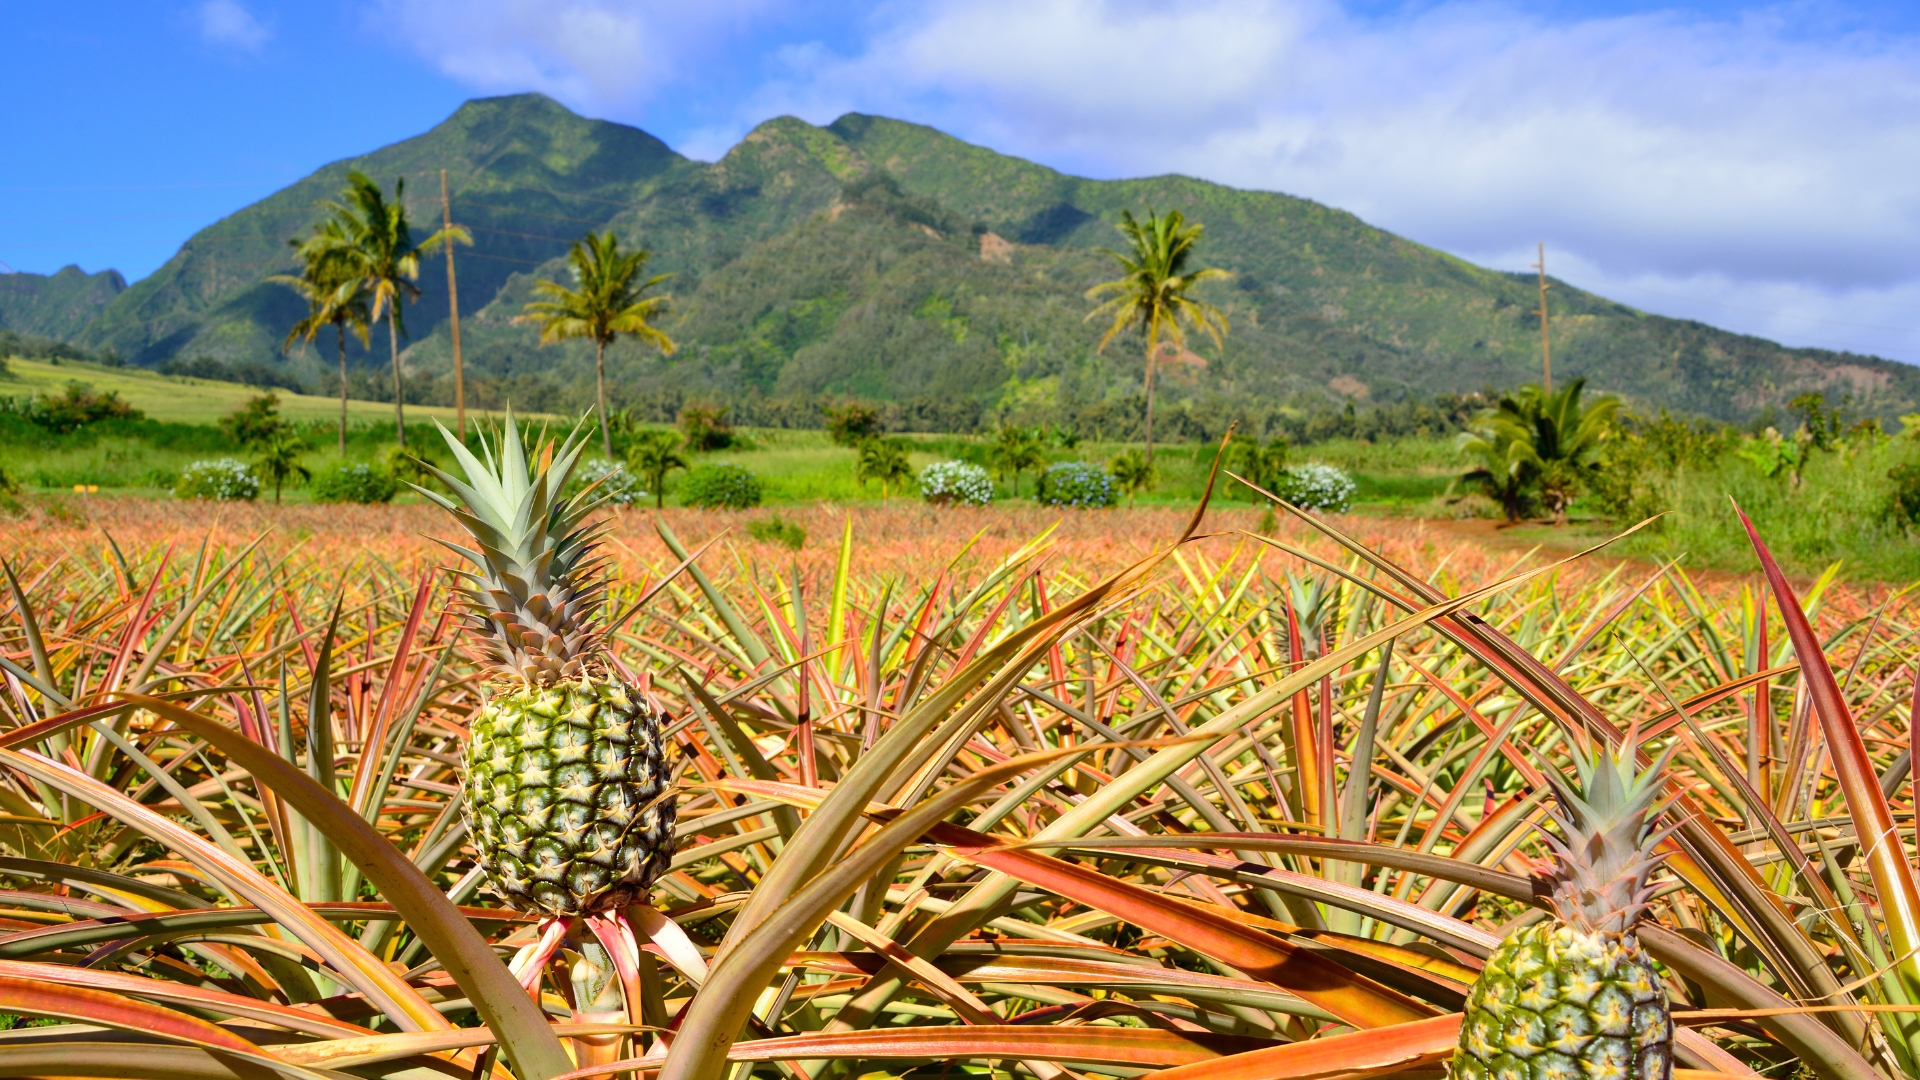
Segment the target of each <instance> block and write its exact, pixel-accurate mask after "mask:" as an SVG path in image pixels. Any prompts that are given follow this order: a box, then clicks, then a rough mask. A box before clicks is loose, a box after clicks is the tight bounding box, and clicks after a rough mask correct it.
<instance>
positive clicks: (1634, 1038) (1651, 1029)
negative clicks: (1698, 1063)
mask: <svg viewBox="0 0 1920 1080" xmlns="http://www.w3.org/2000/svg"><path fill="white" fill-rule="evenodd" d="M1634 741H1635V740H1634V739H1633V738H1631V737H1629V738H1628V740H1627V742H1626V744H1625V745H1624V746H1623V747H1622V748H1621V749H1620V750H1618V751H1615V750H1611V749H1608V748H1606V747H1604V746H1600V747H1599V748H1597V749H1596V750H1595V751H1594V752H1592V753H1582V752H1580V751H1576V752H1575V754H1574V767H1575V771H1576V773H1577V776H1575V777H1572V778H1568V777H1562V776H1559V775H1557V774H1555V773H1554V772H1552V771H1548V772H1547V774H1546V776H1547V779H1548V781H1549V782H1550V783H1551V784H1552V785H1553V789H1554V796H1555V798H1554V805H1553V806H1552V807H1551V809H1550V811H1549V812H1550V813H1551V815H1552V817H1553V819H1554V821H1555V823H1556V824H1558V825H1559V827H1560V832H1561V837H1560V838H1555V837H1553V836H1551V835H1549V836H1548V838H1547V839H1548V844H1549V845H1550V846H1551V848H1552V850H1553V856H1554V857H1553V859H1552V861H1551V863H1550V865H1549V867H1548V868H1547V871H1546V877H1547V878H1548V880H1549V883H1550V884H1551V892H1550V895H1549V906H1550V907H1551V909H1552V911H1553V915H1554V918H1552V919H1549V920H1546V921H1544V922H1539V923H1535V924H1534V925H1532V926H1528V927H1524V928H1522V929H1520V930H1516V931H1515V932H1514V933H1512V934H1511V935H1509V936H1508V937H1507V939H1506V940H1505V941H1503V942H1501V943H1500V946H1499V948H1497V949H1495V950H1494V953H1493V955H1492V956H1491V957H1489V958H1488V960H1487V965H1486V968H1485V969H1484V970H1483V971H1482V972H1481V975H1480V978H1479V980H1478V981H1477V982H1475V983H1474V986H1473V991H1472V993H1471V994H1469V995H1468V998H1467V1008H1466V1016H1465V1018H1464V1019H1463V1021H1462V1023H1461V1027H1460V1047H1459V1049H1458V1050H1457V1051H1455V1053H1454V1057H1453V1063H1452V1068H1451V1069H1450V1070H1449V1072H1450V1073H1451V1075H1452V1077H1453V1078H1454V1080H1668V1078H1669V1077H1671V1076H1672V1075H1673V1019H1672V1016H1671V1014H1670V1011H1669V1007H1668V1004H1667V995H1666V992H1665V990H1664V989H1663V988H1662V987H1661V985H1660V982H1659V979H1658V978H1657V977H1656V976H1655V974H1654V971H1653V967H1652V965H1651V964H1650V963H1649V962H1648V960H1647V955H1646V953H1645V952H1643V951H1642V950H1641V947H1640V942H1639V939H1638V938H1637V937H1635V935H1634V932H1633V926H1634V923H1635V922H1637V921H1638V920H1639V918H1640V916H1641V915H1642V914H1643V913H1644V912H1645V910H1646V907H1647V898H1648V896H1649V895H1650V889H1649V887H1648V884H1647V879H1648V877H1649V876H1650V875H1651V874H1652V873H1653V869H1654V867H1655V866H1656V865H1658V863H1659V858H1660V857H1659V856H1658V855H1656V854H1654V852H1653V847H1654V845H1655V844H1657V843H1658V842H1659V840H1660V838H1661V837H1662V836H1664V832H1662V831H1660V830H1658V829H1657V828H1656V825H1655V821H1656V819H1657V818H1658V817H1659V815H1660V812H1661V811H1662V810H1663V809H1664V808H1665V807H1664V804H1663V803H1662V801H1661V798H1660V795H1661V792H1662V791H1663V790H1664V785H1663V784H1662V782H1661V779H1660V777H1661V774H1662V773H1663V771H1664V765H1665V758H1664V757H1663V758H1662V759H1661V760H1660V761H1658V762H1656V763H1655V765H1654V766H1653V768H1651V769H1649V770H1646V771H1644V772H1639V771H1636V770H1635V768H1634V748H1633V743H1634Z"/></svg>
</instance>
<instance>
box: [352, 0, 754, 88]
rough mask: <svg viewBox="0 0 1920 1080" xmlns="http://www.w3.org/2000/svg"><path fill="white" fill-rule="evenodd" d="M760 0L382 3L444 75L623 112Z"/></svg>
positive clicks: (694, 60) (690, 67)
mask: <svg viewBox="0 0 1920 1080" xmlns="http://www.w3.org/2000/svg"><path fill="white" fill-rule="evenodd" d="M762 6H764V4H763V3H762V0H705V2H703V3H698V4H688V3H682V2H676V0H557V2H542V0H383V2H382V3H381V4H380V5H379V11H380V12H381V20H382V21H383V22H390V23H391V25H393V26H394V27H395V28H396V29H398V31H399V32H400V34H401V36H402V37H404V38H405V39H406V40H407V41H409V42H410V43H411V44H412V47H413V48H414V50H415V51H416V52H418V53H419V54H420V56H421V57H423V58H424V59H426V60H427V61H428V62H429V63H431V64H432V65H434V67H436V68H437V69H438V70H439V71H440V72H441V73H442V74H444V75H447V76H449V77H451V78H453V79H455V80H457V81H459V82H461V83H464V84H465V85H468V86H472V87H475V88H476V89H480V90H484V91H488V92H514V91H524V90H537V91H540V92H541V93H544V94H548V95H550V96H552V97H555V98H558V99H559V100H561V101H564V102H566V103H567V104H569V105H572V106H574V107H576V108H584V109H589V110H607V111H613V112H616V113H617V112H620V111H622V110H629V109H632V108H634V107H636V106H638V105H639V104H640V103H642V102H644V101H645V100H646V99H647V97H648V95H649V94H650V93H651V92H652V91H654V90H656V89H657V88H659V87H660V86H661V85H663V84H665V83H667V82H669V81H671V80H674V79H677V78H678V79H685V78H689V77H693V76H695V75H696V74H697V72H698V70H699V65H698V61H699V60H700V59H701V58H702V57H703V56H704V55H705V54H706V52H707V51H708V50H709V49H710V48H711V47H713V46H716V45H718V44H719V43H720V42H721V41H723V40H724V39H725V38H726V37H727V36H728V33H729V31H731V30H736V29H738V28H739V27H741V26H742V25H743V23H744V20H745V19H746V18H747V17H748V16H750V15H752V14H753V13H754V12H755V10H756V9H758V8H760V7H762Z"/></svg>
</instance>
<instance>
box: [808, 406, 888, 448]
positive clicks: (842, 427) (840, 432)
mask: <svg viewBox="0 0 1920 1080" xmlns="http://www.w3.org/2000/svg"><path fill="white" fill-rule="evenodd" d="M821 411H822V412H824V413H825V414H826V417H827V437H828V438H830V439H832V440H833V444H834V445H835V446H858V445H860V444H861V443H862V442H864V441H866V440H868V439H871V438H873V437H874V436H875V435H878V434H880V429H881V427H882V425H881V423H880V410H879V409H876V408H874V407H873V406H871V405H868V404H865V403H863V402H859V401H849V402H846V403H845V404H842V405H828V406H825V407H824V408H822V409H821Z"/></svg>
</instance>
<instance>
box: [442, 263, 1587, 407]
mask: <svg viewBox="0 0 1920 1080" xmlns="http://www.w3.org/2000/svg"><path fill="white" fill-rule="evenodd" d="M1539 253H1540V261H1539V262H1537V263H1534V264H1533V268H1534V269H1535V270H1538V271H1540V389H1541V390H1543V391H1545V392H1546V393H1549V394H1551V393H1553V351H1552V349H1551V348H1549V347H1548V345H1547V245H1546V242H1545V241H1541V243H1540V247H1539ZM447 257H448V258H449V259H451V258H452V257H453V256H452V255H448V256H447ZM447 267H448V270H449V271H451V270H452V267H453V264H452V263H448V264H447ZM458 327H459V324H457V323H456V324H455V329H454V332H453V340H454V341H455V342H456V343H457V342H458V341H459V340H460V331H459V328H458ZM453 349H454V352H453V355H455V356H459V355H460V346H459V345H458V344H455V345H454V347H453ZM454 362H455V363H456V364H457V363H459V361H458V360H456V361H454Z"/></svg>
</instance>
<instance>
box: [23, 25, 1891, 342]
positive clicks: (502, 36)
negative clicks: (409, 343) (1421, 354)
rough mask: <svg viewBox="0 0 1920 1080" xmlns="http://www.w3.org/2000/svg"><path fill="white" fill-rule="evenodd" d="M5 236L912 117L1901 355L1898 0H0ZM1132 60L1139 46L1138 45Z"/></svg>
mask: <svg viewBox="0 0 1920 1080" xmlns="http://www.w3.org/2000/svg"><path fill="white" fill-rule="evenodd" d="M0 58H3V59H4V63H3V64H0V70H5V71H6V72H7V74H8V76H9V82H10V83H11V89H12V95H11V96H12V100H14V101H15V102H16V103H21V102H25V103H27V104H28V105H29V106H30V107H27V108H20V107H18V105H16V107H15V108H14V109H10V110H9V111H8V112H7V114H6V118H5V120H4V121H0V125H3V126H0V263H5V264H7V265H10V266H11V267H13V268H15V269H18V270H29V271H36V272H42V273H45V272H51V271H52V270H55V269H57V268H59V267H60V266H63V265H65V264H67V263H78V264H79V265H81V266H82V267H83V268H85V269H87V270H96V269H101V268H105V267H114V268H117V269H119V270H121V271H122V272H123V273H125V274H126V275H127V276H128V277H129V278H132V279H137V278H139V277H140V276H142V275H144V274H147V273H150V272H151V271H152V270H153V269H154V268H155V267H157V266H158V265H159V264H160V263H162V262H163V261H165V260H166V258H167V257H168V256H169V255H170V254H172V252H173V251H174V249H175V248H177V247H178V245H179V244H180V242H181V241H182V240H184V239H185V238H186V237H187V236H189V235H190V234H191V233H192V232H193V231H194V230H196V229H197V228H199V227H201V226H203V225H205V224H207V223H209V222H211V221H214V220H216V219H218V218H219V217H221V216H222V215H224V214H227V213H230V212H232V211H233V210H235V209H238V208H239V207H241V206H244V205H246V204H247V203H248V202H250V201H252V200H254V199H256V198H259V197H261V196H263V195H265V194H267V193H268V192H271V191H273V190H275V189H276V188H278V187H280V186H282V185H284V184H286V183H288V182H290V181H292V180H295V179H297V178H298V177H300V176H303V175H305V174H306V173H307V172H309V171H311V170H312V169H313V168H315V167H317V166H319V165H321V164H323V163H325V162H327V161H330V160H334V159H336V158H340V157H344V156H347V155H349V154H353V153H357V152H361V151H364V150H368V149H371V148H373V147H376V146H379V145H382V144H384V143H388V142H392V141H394V140H397V139H401V138H405V137H407V136H409V135H413V134H416V133H418V132H420V131H423V130H425V129H426V128H428V127H430V126H431V125H433V124H434V123H436V122H438V121H439V120H441V119H442V118H444V117H445V116H446V115H447V114H448V113H449V112H451V111H453V109H455V108H456V107H458V105H459V104H460V102H461V101H463V100H465V99H466V98H468V97H471V96H475V95H478V94H492V93H504V92H512V91H519V90H541V91H544V92H546V93H549V94H551V95H553V96H554V97H556V98H558V99H560V100H561V101H563V102H565V103H566V104H568V105H569V106H571V107H573V108H575V109H576V110H578V111H580V112H583V113H585V114H588V115H593V116H600V117H605V118H608V119H613V120H620V121H624V122H627V123H632V124H636V125H638V126H640V127H644V128H646V129H647V130H648V131H651V132H653V133H654V134H656V135H659V136H660V137H662V138H664V139H666V140H667V141H668V142H669V143H671V144H672V145H674V146H675V147H676V148H677V149H680V150H681V151H682V152H684V153H688V154H690V155H692V156H695V157H701V158H712V157H714V156H717V155H719V154H721V153H723V152H725V150H726V148H727V147H728V146H730V145H731V144H732V143H733V142H734V141H735V140H736V139H738V138H739V136H740V135H741V134H743V133H744V132H745V131H746V130H748V129H749V128H751V127H752V126H753V125H754V124H755V123H758V122H759V121H761V120H764V119H766V118H767V117H770V116H773V115H777V114H780V113H794V114H797V115H799V116H802V117H804V118H806V119H808V120H812V121H815V122H825V121H828V120H831V119H832V118H833V117H835V116H837V115H839V114H840V113H842V112H845V111H848V110H859V111H865V112H874V113H881V114H884V115H891V116H898V117H902V118H905V119H909V120H917V121H921V122H924V123H930V124H935V125H937V126H939V127H942V128H944V129H946V130H948V131H951V132H953V133H954V134H957V135H960V136H962V137H964V138H968V139H970V140H972V141H975V142H979V143H982V144H985V145H988V146H992V147H994V148H996V149H999V150H1004V151H1006V152H1009V153H1015V154H1019V155H1021V156H1024V157H1029V158H1033V159H1035V160H1039V161H1042V162H1045V163H1047V164H1050V165H1054V166H1056V167H1058V168H1062V169H1066V170H1069V171H1073V172H1078V173H1081V174H1084V175H1093V176H1103V177H1112V176H1129V175H1143V174H1151V173H1158V172H1173V171H1177V172H1185V173H1189V174H1193V175H1198V176H1203V177H1207V178H1209V179H1214V180H1219V181H1221V182H1224V183H1231V184H1235V185H1239V186H1245V187H1259V188H1267V189H1272V190H1279V191H1286V192H1289V193H1292V194H1297V195H1304V196H1308V197H1311V198H1315V199H1318V200H1320V201H1322V202H1326V203H1329V204H1332V205H1335V206H1339V207H1343V208H1345V209H1349V210H1352V211H1354V212H1355V213H1358V214H1360V215H1361V216H1362V217H1364V218H1366V219H1367V220H1369V221H1371V222H1373V223H1375V224H1378V225H1381V226H1383V227H1385V228H1389V229H1392V230H1394V231H1396V232H1399V233H1401V234H1403V235H1406V236H1409V237H1411V238H1413V239H1415V240H1419V241H1421V242H1424V243H1428V244H1432V245H1434V246H1437V247H1440V248H1443V249H1445V250H1447V251H1451V252H1454V253H1455V254H1458V255H1461V256H1463V257H1466V258H1469V259H1472V260H1474V261H1476V262H1480V263H1483V264H1486V265H1492V266H1499V267H1502V268H1508V269H1519V268H1522V267H1524V266H1526V265H1527V264H1529V263H1531V262H1532V258H1533V244H1534V242H1535V241H1537V240H1544V241H1545V242H1546V243H1547V245H1548V263H1549V268H1550V269H1551V270H1553V271H1554V272H1555V273H1556V275H1558V276H1561V277H1564V278H1566V279H1568V280H1570V281H1572V282H1574V283H1576V284H1578V285H1581V286H1583V287H1586V288H1591V289H1594V290H1595V291H1598V292H1601V293H1604V294H1606V295H1610V296H1613V297H1615V298H1617V299H1620V300H1623V301H1626V302H1628V303H1631V304H1634V305H1636V306H1638V307H1642V308H1645V309H1647V310H1651V311H1657V312H1660V313H1663V314H1672V315H1680V316H1685V317H1691V318H1698V319H1701V320H1703V321H1707V322H1712V323H1715V324H1718V325H1723V326H1728V327H1731V328H1735V329H1740V330H1746V331H1749V332H1753V333H1759V334H1763V335H1766V336H1768V337H1772V338H1775V339H1777V340H1782V341H1786V342H1789V343H1793V344H1807V345H1822V346H1826V347H1830V348H1843V349H1854V350H1857V351H1865V352H1875V353H1879V354H1881V355H1886V356H1893V357H1896V358H1898V359H1903V360H1908V361H1911V362H1916V363H1920V318H1916V316H1917V315H1920V5H1915V4H1911V3H1906V4H1899V3H1862V4H1847V5H1840V4H1826V3H1788V4H1743V3H1731V2H1713V3H1698V4H1689V5H1679V6H1676V5H1669V4H1656V3H1643V2H1637V0H1595V2H1574V0H1559V2H1553V0H1549V2H1545V3H1534V4H1526V5H1517V4H1505V3H1482V2H1433V3H1386V2H1378V0H1355V2H1351V3H1346V4H1341V3H1338V2H1334V0H1301V2H1278V0H1275V2H1263V0H1237V2H1223V0H1184V2H1181V3H1177V4H1166V3H1161V2H1155V3H1148V2H1143V0H965V2H962V0H881V2H870V3H848V2H831V0H705V2H703V3H686V2H685V0H675V2H663V0H318V2H313V3H306V4H294V3H271V2H268V0H173V2H169V0H158V2H155V0H147V2H141V3H135V2H101V3H92V4H71V5H53V4H30V3H24V2H14V3H9V4H5V5H3V6H0ZM1142 72H1151V73H1153V74H1152V76H1151V77H1142V75H1141V73H1142Z"/></svg>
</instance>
